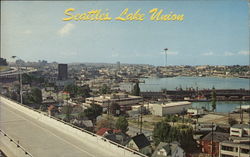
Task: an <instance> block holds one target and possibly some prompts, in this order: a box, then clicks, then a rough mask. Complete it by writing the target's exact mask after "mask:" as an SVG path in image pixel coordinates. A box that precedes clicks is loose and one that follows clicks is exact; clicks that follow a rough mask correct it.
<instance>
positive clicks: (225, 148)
mask: <svg viewBox="0 0 250 157" xmlns="http://www.w3.org/2000/svg"><path fill="white" fill-rule="evenodd" d="M221 149H222V150H227V151H233V149H234V148H233V147H229V146H222V147H221Z"/></svg>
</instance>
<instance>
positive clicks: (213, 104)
mask: <svg viewBox="0 0 250 157" xmlns="http://www.w3.org/2000/svg"><path fill="white" fill-rule="evenodd" d="M211 95H212V110H213V111H215V109H216V91H215V88H214V87H213V89H212V93H211Z"/></svg>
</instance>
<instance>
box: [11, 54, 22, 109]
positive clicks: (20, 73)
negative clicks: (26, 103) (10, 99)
mask: <svg viewBox="0 0 250 157" xmlns="http://www.w3.org/2000/svg"><path fill="white" fill-rule="evenodd" d="M11 58H13V59H14V58H19V57H17V56H12V57H11ZM19 59H20V58H19ZM16 66H17V71H18V74H19V75H18V76H19V84H20V93H19V94H20V103H21V104H23V81H22V72H21V71H20V67H19V65H17V63H16Z"/></svg>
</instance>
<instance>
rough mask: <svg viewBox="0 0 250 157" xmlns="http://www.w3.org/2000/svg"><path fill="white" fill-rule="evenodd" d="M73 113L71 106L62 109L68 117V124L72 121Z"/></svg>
mask: <svg viewBox="0 0 250 157" xmlns="http://www.w3.org/2000/svg"><path fill="white" fill-rule="evenodd" d="M72 111H73V107H72V106H70V105H66V106H63V107H62V113H63V114H65V115H66V117H65V119H66V121H67V122H69V121H70V119H71V113H72Z"/></svg>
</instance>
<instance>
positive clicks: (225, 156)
mask: <svg viewBox="0 0 250 157" xmlns="http://www.w3.org/2000/svg"><path fill="white" fill-rule="evenodd" d="M221 157H234V156H232V155H225V154H221Z"/></svg>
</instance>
